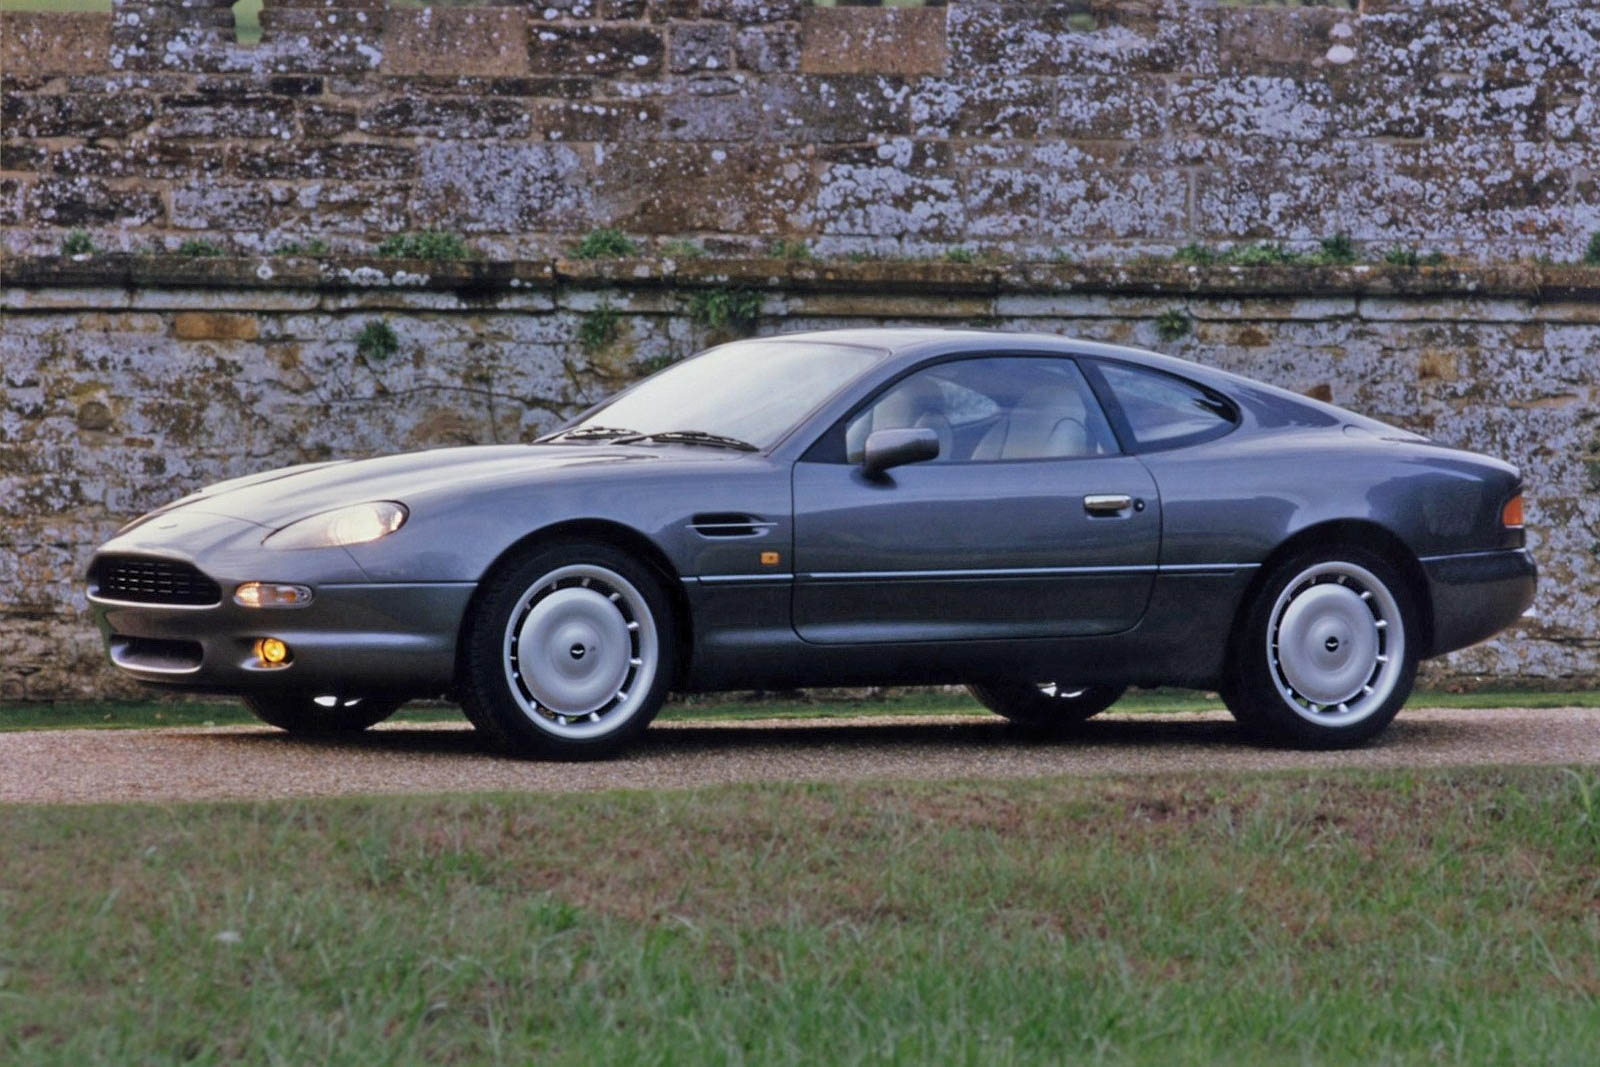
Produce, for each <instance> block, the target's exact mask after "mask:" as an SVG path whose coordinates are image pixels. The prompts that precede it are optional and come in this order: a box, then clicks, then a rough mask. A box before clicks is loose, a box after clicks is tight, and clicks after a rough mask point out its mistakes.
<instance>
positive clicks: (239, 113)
mask: <svg viewBox="0 0 1600 1067" xmlns="http://www.w3.org/2000/svg"><path fill="white" fill-rule="evenodd" d="M295 133H296V129H295V107H294V102H293V101H292V100H290V99H287V98H285V97H282V96H276V95H273V94H270V93H250V92H241V93H239V94H238V95H237V96H235V97H233V98H232V99H221V100H219V99H218V98H217V94H214V93H183V94H178V95H173V96H164V97H162V98H161V100H160V109H159V111H158V112H157V118H156V128H155V130H154V131H153V134H154V136H157V137H179V138H190V137H192V138H198V139H203V140H210V141H216V140H223V139H226V138H234V137H241V138H251V139H256V140H261V139H278V140H288V139H289V138H291V137H293V136H294V135H295Z"/></svg>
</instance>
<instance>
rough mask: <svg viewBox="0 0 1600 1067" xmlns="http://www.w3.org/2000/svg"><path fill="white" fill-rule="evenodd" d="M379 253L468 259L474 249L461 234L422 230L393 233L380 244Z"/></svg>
mask: <svg viewBox="0 0 1600 1067" xmlns="http://www.w3.org/2000/svg"><path fill="white" fill-rule="evenodd" d="M378 255H380V256H394V257H396V258H397V259H432V260H450V259H466V258H468V257H469V256H471V255H472V250H471V249H470V248H468V247H467V243H466V242H465V241H463V240H462V239H461V235H460V234H455V233H447V232H445V231H443V230H420V231H418V232H416V233H392V234H390V235H389V236H388V237H385V238H384V239H383V240H382V241H381V242H379V244H378Z"/></svg>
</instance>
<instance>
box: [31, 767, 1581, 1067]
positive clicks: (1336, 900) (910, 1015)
mask: <svg viewBox="0 0 1600 1067" xmlns="http://www.w3.org/2000/svg"><path fill="white" fill-rule="evenodd" d="M1597 788H1600V780H1597V779H1596V778H1595V776H1594V773H1593V771H1583V772H1573V771H1564V770H1561V769H1550V768H1546V769H1538V770H1533V769H1525V770H1514V771H1496V770H1470V771H1469V770H1452V771H1422V772H1409V773H1393V772H1390V773H1383V774H1371V773H1354V772H1344V773H1323V774H1314V775H1277V776H1273V775H1259V774H1257V775H1216V774H1208V775H1204V776H1193V777H1182V778H1173V777H1163V778H1160V779H1134V778H1114V777H1108V778H1100V779H1081V778H1080V779H1070V780H1068V779H1060V780H1048V781H1035V782H1008V783H998V782H971V783H942V784H895V783H864V784H857V785H850V786H817V785H810V786H808V785H781V786H740V787H722V788H715V789H706V790H697V791H671V792H661V793H607V794H592V795H567V796H549V795H516V796H477V797H457V798H426V797H407V798H389V799H363V800H340V801H302V802H288V803H284V802H279V803H253V804H207V805H188V806H169V807H144V806H120V807H11V808H8V809H7V810H6V811H5V812H4V815H5V825H6V831H5V835H6V836H5V855H6V866H5V872H6V873H5V877H4V879H0V1057H3V1058H4V1060H5V1061H6V1062H7V1063H18V1064H27V1063H70V1064H80V1063H96V1062H108V1063H142V1062H152V1063H164V1062H172V1061H175V1060H195V1061H198V1062H220V1061H223V1060H241V1061H243V1062H254V1063H269V1062H272V1063H277V1062H290V1063H304V1062H316V1063H326V1062H339V1063H350V1062H362V1063H424V1062H460V1061H472V1062H477V1061H494V1062H513V1063H525V1062H540V1063H571V1064H590V1063H661V1064H668V1063H695V1064H699V1063H747V1062H748V1063H806V1064H811V1063H830V1064H832V1063H864V1062H872V1063H916V1064H921V1063H972V1064H979V1063H981V1064H986V1065H987V1064H1007V1063H1053V1062H1063V1061H1070V1062H1078V1061H1097V1062H1107V1063H1151V1064H1157V1063H1159V1064H1163V1065H1165V1064H1186V1063H1195V1064H1203V1063H1219V1062H1228V1063H1255V1062H1279V1063H1282V1062H1297V1063H1320V1062H1330V1063H1374V1062H1376V1063H1433V1062H1441V1061H1443V1062H1452V1063H1587V1062H1592V1055H1593V1050H1594V1035H1595V1034H1596V1033H1597V1032H1600V920H1597V914H1596V911H1595V901H1596V899H1597V895H1600V822H1597V820H1596V812H1595V805H1594V801H1593V798H1594V797H1595V795H1596V790H1597ZM1586 798H1588V799H1586Z"/></svg>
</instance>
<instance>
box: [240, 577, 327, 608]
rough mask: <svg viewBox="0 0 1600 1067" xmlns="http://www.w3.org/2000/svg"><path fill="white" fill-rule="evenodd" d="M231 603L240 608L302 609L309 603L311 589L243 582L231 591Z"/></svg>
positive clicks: (269, 583) (299, 586)
mask: <svg viewBox="0 0 1600 1067" xmlns="http://www.w3.org/2000/svg"><path fill="white" fill-rule="evenodd" d="M233 602H234V603H235V604H237V605H239V606H240V607H241V608H303V607H305V606H306V605H307V604H309V603H311V589H310V587H308V586H304V585H279V584H277V583H274V582H245V583H244V584H243V585H241V586H240V587H239V588H237V589H235V590H234V591H233Z"/></svg>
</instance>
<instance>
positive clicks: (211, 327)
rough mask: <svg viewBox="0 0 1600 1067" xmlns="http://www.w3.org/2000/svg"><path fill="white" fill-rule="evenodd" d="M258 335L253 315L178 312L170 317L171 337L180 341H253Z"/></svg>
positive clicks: (258, 330) (258, 328)
mask: <svg viewBox="0 0 1600 1067" xmlns="http://www.w3.org/2000/svg"><path fill="white" fill-rule="evenodd" d="M259 333H260V325H259V324H258V323H257V321H256V318H255V316H254V315H229V314H218V313H216V312H210V311H180V312H178V313H177V314H176V315H174V316H172V335H173V336H174V337H176V338H177V339H178V340H180V341H254V340H255V339H256V336H257V335H258V334H259Z"/></svg>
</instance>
